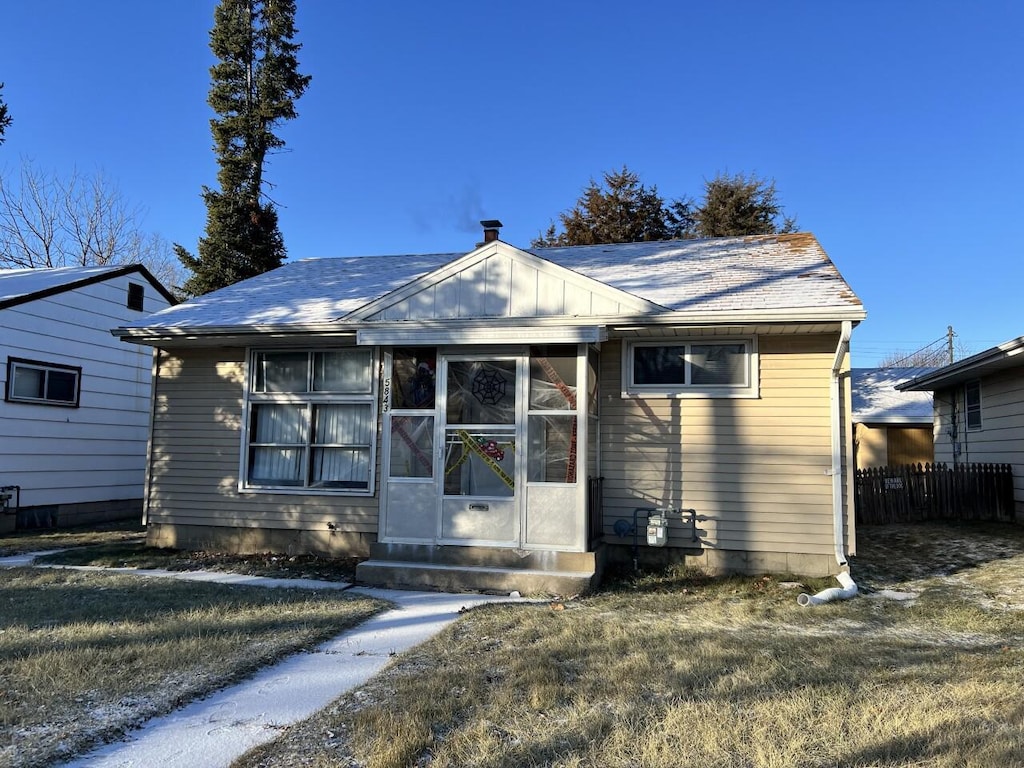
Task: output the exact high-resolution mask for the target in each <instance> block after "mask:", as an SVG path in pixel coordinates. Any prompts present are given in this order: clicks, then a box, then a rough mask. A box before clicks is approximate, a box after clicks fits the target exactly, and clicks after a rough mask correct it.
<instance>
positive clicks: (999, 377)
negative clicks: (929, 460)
mask: <svg viewBox="0 0 1024 768" xmlns="http://www.w3.org/2000/svg"><path fill="white" fill-rule="evenodd" d="M980 385H981V421H982V424H983V425H984V429H981V430H968V429H966V413H965V409H964V402H963V399H962V398H963V390H964V388H963V387H962V386H961V387H957V388H955V389H947V390H941V389H940V390H938V391H936V392H935V412H936V424H935V460H936V461H941V462H946V463H947V464H950V465H952V464H953V461H954V455H953V447H952V441H951V434H950V433H951V427H950V423H949V421H950V410H951V408H950V401H951V398H952V397H953V396H957V397H958V398H960V399H959V400H958V403H957V414H958V416H959V419H958V421H959V422H960V423H959V424H958V425H957V430H956V435H957V438H956V439H957V442H958V443H959V446H960V454H959V455H958V456H956V457H955V459H956V460H957V461H958V462H961V463H965V464H966V463H983V464H1010V465H1011V466H1012V467H1013V487H1014V490H1013V494H1014V500H1015V502H1016V507H1017V514H1018V516H1020V515H1021V514H1024V368H1016V369H1013V370H1007V371H1002V372H1000V373H995V374H992V375H990V376H986V377H985V378H984V379H981V380H980Z"/></svg>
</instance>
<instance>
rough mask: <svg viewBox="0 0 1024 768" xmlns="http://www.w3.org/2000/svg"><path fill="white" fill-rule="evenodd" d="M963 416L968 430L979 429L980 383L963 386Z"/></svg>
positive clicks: (975, 382) (968, 383)
mask: <svg viewBox="0 0 1024 768" xmlns="http://www.w3.org/2000/svg"><path fill="white" fill-rule="evenodd" d="M964 415H965V417H966V419H967V428H968V429H981V382H980V381H969V382H967V383H966V384H964Z"/></svg>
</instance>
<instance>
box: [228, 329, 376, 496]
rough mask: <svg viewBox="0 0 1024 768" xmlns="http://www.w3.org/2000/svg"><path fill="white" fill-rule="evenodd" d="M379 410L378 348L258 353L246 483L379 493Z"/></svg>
mask: <svg viewBox="0 0 1024 768" xmlns="http://www.w3.org/2000/svg"><path fill="white" fill-rule="evenodd" d="M376 414H377V410H376V400H375V398H374V376H373V354H372V352H371V350H369V349H365V348H352V349H341V350H308V351H292V350H289V351H255V352H253V353H252V358H251V371H250V377H249V399H248V419H247V431H246V441H247V444H246V450H245V459H244V468H243V469H244V473H245V486H246V487H248V488H255V489H258V488H275V489H286V490H296V489H309V490H318V491H334V492H339V491H343V492H346V493H357V494H370V493H372V492H373V466H374V445H375V442H376V425H377V419H376Z"/></svg>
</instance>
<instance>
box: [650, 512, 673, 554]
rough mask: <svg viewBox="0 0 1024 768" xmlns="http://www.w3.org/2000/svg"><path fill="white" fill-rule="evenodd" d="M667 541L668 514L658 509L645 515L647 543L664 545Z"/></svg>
mask: <svg viewBox="0 0 1024 768" xmlns="http://www.w3.org/2000/svg"><path fill="white" fill-rule="evenodd" d="M666 543H668V515H667V514H665V513H664V512H662V511H661V510H658V511H656V512H654V513H653V514H650V515H648V516H647V545H648V546H650V547H664V546H665V544H666Z"/></svg>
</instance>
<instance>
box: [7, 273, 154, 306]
mask: <svg viewBox="0 0 1024 768" xmlns="http://www.w3.org/2000/svg"><path fill="white" fill-rule="evenodd" d="M131 272H138V273H140V274H142V275H143V276H144V277H146V279H148V280H149V281H150V282H151V283H152V284H153V285H154V286H155V287H156V288H157V289H159V290H160V292H161V293H163V294H164V296H165V297H166V298H167V299H168V300H169V301H173V300H174V299H173V297H172V296H171V294H170V293H168V292H167V290H166V289H165V288H164V287H163V286H162V285H160V283H159V282H158V281H157V280H156V279H155V278H154V277H153V276H152V275H151V274H150V273H149V272H148V270H146V268H145V267H143V266H141V265H138V264H131V265H123V264H119V265H113V266H103V267H43V268H35V269H27V268H26V269H0V309H2V308H4V307H10V306H14V305H15V304H21V303H24V302H26V301H31V300H33V299H36V298H41V297H43V296H52V295H53V294H55V293H62V292H64V291H70V290H72V289H74V288H78V287H81V286H83V285H89V284H91V283H96V282H100V281H102V280H107V279H109V278H111V277H116V276H118V275H124V274H128V273H131Z"/></svg>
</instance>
